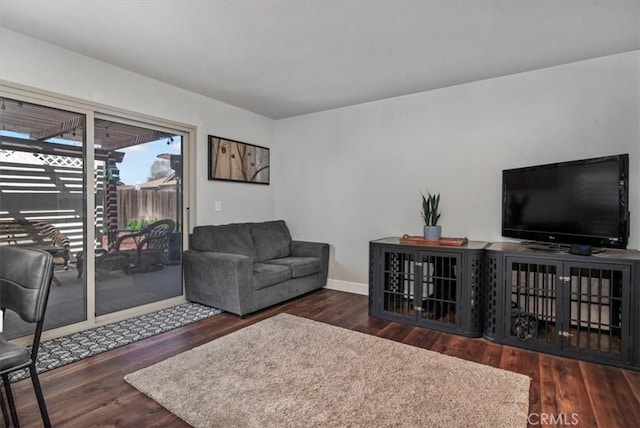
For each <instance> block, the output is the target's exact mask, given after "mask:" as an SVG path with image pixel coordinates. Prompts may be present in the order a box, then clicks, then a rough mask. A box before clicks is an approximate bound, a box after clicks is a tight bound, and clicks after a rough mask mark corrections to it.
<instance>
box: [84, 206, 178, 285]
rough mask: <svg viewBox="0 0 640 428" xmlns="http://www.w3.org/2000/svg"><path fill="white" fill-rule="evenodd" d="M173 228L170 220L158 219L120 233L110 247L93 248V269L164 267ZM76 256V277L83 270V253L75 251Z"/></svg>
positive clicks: (156, 268) (131, 270)
mask: <svg viewBox="0 0 640 428" xmlns="http://www.w3.org/2000/svg"><path fill="white" fill-rule="evenodd" d="M174 228H175V222H174V221H173V220H168V219H167V220H160V221H156V222H155V223H152V224H150V225H148V226H146V227H144V228H142V229H141V230H140V231H138V232H134V233H128V234H126V235H122V236H120V237H119V238H118V239H117V240H116V242H115V244H114V246H113V249H111V250H110V251H107V250H105V249H99V250H96V273H98V274H99V273H100V272H103V273H104V272H111V271H123V272H125V273H126V274H129V273H133V272H152V271H156V270H160V269H162V268H164V265H165V264H167V263H168V258H167V253H168V251H169V236H170V235H171V232H173V229H174ZM125 248H134V249H125ZM76 259H77V268H78V278H80V277H81V276H82V274H83V272H84V254H83V253H82V252H80V253H78V254H77V255H76Z"/></svg>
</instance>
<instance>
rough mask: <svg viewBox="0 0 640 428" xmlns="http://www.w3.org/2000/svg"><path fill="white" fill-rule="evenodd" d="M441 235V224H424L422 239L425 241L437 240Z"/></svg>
mask: <svg viewBox="0 0 640 428" xmlns="http://www.w3.org/2000/svg"><path fill="white" fill-rule="evenodd" d="M441 236H442V226H440V225H438V226H425V227H424V239H426V240H427V241H437V240H438V239H440V237H441Z"/></svg>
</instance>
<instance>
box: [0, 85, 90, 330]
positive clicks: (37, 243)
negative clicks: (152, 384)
mask: <svg viewBox="0 0 640 428" xmlns="http://www.w3.org/2000/svg"><path fill="white" fill-rule="evenodd" d="M0 103H1V104H0V123H1V125H2V130H0V245H20V246H25V247H32V248H38V249H44V250H45V251H48V252H50V253H51V254H52V255H53V256H54V261H55V267H54V281H53V285H52V287H51V291H50V293H49V302H48V306H47V313H46V317H45V324H44V327H45V329H53V328H58V327H62V326H65V325H69V324H75V323H79V322H82V321H85V320H86V319H87V286H86V284H85V283H84V282H83V281H80V280H78V279H77V275H76V269H75V258H74V254H76V253H77V252H78V251H82V249H83V248H84V246H85V243H84V234H83V229H84V225H85V224H86V222H87V215H86V208H85V203H84V202H85V192H84V189H85V188H86V180H85V174H84V169H85V160H84V149H85V140H86V116H85V115H84V114H79V113H74V112H71V111H65V110H61V109H57V108H52V107H46V106H41V105H36V104H32V103H28V102H23V101H20V100H15V99H9V98H2V99H1V100H0ZM3 331H4V332H5V333H6V335H7V336H8V337H9V338H14V337H19V336H24V335H28V334H31V333H33V326H31V325H29V324H26V323H24V322H22V320H21V319H20V318H19V317H18V316H17V315H15V314H14V313H12V312H7V314H6V316H5V318H4V325H3Z"/></svg>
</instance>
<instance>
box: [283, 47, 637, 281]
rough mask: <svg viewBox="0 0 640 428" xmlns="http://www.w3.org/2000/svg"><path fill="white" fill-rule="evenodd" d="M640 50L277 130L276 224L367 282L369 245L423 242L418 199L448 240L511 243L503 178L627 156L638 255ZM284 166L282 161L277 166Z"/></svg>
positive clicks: (337, 274) (292, 122)
mask: <svg viewBox="0 0 640 428" xmlns="http://www.w3.org/2000/svg"><path fill="white" fill-rule="evenodd" d="M639 64H640V52H632V53H626V54H620V55H615V56H610V57H604V58H599V59H595V60H590V61H584V62H579V63H573V64H569V65H564V66H558V67H553V68H549V69H544V70H540V71H535V72H528V73H522V74H518V75H512V76H507V77H503V78H497V79H491V80H485V81H480V82H475V83H471V84H466V85H460V86H456V87H450V88H445V89H441V90H436V91H430V92H425V93H420V94H414V95H409V96H403V97H399V98H394V99H388V100H383V101H378V102H372V103H367V104H362V105H357V106H352V107H346V108H341V109H335V110H330V111H325V112H320V113H314V114H309V115H304V116H298V117H293V118H288V119H283V120H279V121H277V122H276V142H277V143H276V146H277V149H278V150H277V154H276V157H275V159H276V161H277V164H278V167H277V168H274V170H273V171H272V174H273V175H272V177H273V178H274V183H275V189H276V216H277V217H281V218H284V219H286V220H287V222H288V223H289V225H290V227H291V229H292V234H293V235H294V236H295V237H299V238H304V239H314V240H321V241H325V242H329V243H330V244H331V246H332V263H331V271H330V275H329V276H330V278H332V279H335V280H339V281H348V282H355V283H366V282H367V281H368V243H369V241H370V240H372V239H377V238H381V237H385V236H401V235H403V234H405V233H408V234H412V235H420V234H421V231H422V220H421V217H420V214H419V212H420V208H421V196H420V192H426V191H431V192H439V193H441V197H442V201H441V207H442V211H443V215H442V219H441V224H442V227H443V234H444V235H445V236H454V237H462V236H466V237H468V238H469V239H472V240H487V241H495V240H501V239H503V238H502V237H501V232H500V222H501V211H500V210H501V188H500V187H501V172H502V170H503V169H505V168H512V167H519V166H527V165H534V164H540V163H548V162H556V161H564V160H574V159H580V158H588V157H594V156H601V155H609V154H618V153H629V154H630V163H631V171H632V175H631V196H630V198H631V210H632V218H631V224H632V235H631V241H630V248H639V247H640V197H639V195H640V193H639V190H640V124H639V120H638V118H639V117H640V109H639V107H638V103H639V99H640V70H639V68H640V67H639ZM274 164H275V162H274Z"/></svg>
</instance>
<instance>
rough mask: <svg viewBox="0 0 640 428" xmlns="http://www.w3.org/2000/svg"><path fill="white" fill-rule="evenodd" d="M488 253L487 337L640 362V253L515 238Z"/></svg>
mask: <svg viewBox="0 0 640 428" xmlns="http://www.w3.org/2000/svg"><path fill="white" fill-rule="evenodd" d="M486 252H487V256H486V264H485V278H486V290H485V295H486V299H485V305H484V307H485V313H486V319H485V337H486V338H488V339H491V340H495V341H497V342H500V343H505V344H509V345H513V346H518V347H521V348H528V349H532V350H536V351H542V352H549V353H552V354H556V355H561V356H566V357H573V358H579V359H583V360H587V361H593V362H600V363H604V364H611V365H616V366H620V367H625V368H640V343H639V342H640V331H639V330H640V302H639V300H640V252H638V251H637V250H606V251H605V252H604V253H602V254H600V255H595V256H576V255H572V254H567V253H561V252H557V253H549V252H544V251H537V250H531V249H527V248H525V247H524V246H522V245H519V244H515V243H496V244H492V245H491V246H490V247H488V248H487V251H486Z"/></svg>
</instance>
